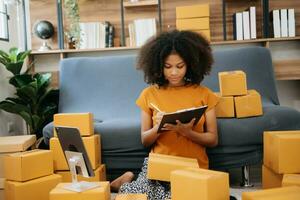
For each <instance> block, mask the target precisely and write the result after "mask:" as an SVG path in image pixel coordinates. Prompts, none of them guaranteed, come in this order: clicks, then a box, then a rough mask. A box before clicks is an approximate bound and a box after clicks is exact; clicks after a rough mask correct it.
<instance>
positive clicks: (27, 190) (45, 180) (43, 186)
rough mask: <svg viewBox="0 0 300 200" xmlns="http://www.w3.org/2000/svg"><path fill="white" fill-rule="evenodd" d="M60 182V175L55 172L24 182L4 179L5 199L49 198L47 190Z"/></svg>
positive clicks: (42, 199)
mask: <svg viewBox="0 0 300 200" xmlns="http://www.w3.org/2000/svg"><path fill="white" fill-rule="evenodd" d="M60 182H61V177H60V176H59V175H56V174H53V175H50V176H44V177H41V178H37V179H33V180H30V181H25V182H16V181H5V189H4V193H5V199H6V200H49V192H50V191H51V190H52V189H53V188H55V186H56V185H57V184H58V183H60Z"/></svg>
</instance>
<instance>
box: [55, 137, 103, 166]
mask: <svg viewBox="0 0 300 200" xmlns="http://www.w3.org/2000/svg"><path fill="white" fill-rule="evenodd" d="M82 140H83V144H84V147H85V149H86V152H87V154H88V156H89V159H90V161H91V165H92V168H93V169H97V167H99V165H100V163H101V155H100V153H101V152H100V149H101V147H100V144H101V143H100V135H99V134H96V135H93V136H89V137H82ZM50 150H51V151H52V152H53V160H54V170H55V171H56V170H69V166H68V164H67V161H66V159H65V156H64V154H63V151H62V149H61V146H60V143H59V140H58V138H56V137H52V138H51V139H50Z"/></svg>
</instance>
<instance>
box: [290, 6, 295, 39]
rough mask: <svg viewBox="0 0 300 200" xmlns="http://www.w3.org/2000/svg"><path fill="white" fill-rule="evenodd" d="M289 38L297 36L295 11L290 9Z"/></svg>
mask: <svg viewBox="0 0 300 200" xmlns="http://www.w3.org/2000/svg"><path fill="white" fill-rule="evenodd" d="M288 36H289V37H295V36H296V25H295V9H294V8H290V9H288Z"/></svg>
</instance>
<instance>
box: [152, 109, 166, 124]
mask: <svg viewBox="0 0 300 200" xmlns="http://www.w3.org/2000/svg"><path fill="white" fill-rule="evenodd" d="M164 114H165V113H164V112H157V113H156V115H155V116H154V120H153V121H155V125H159V124H160V122H161V120H162V117H163V116H164Z"/></svg>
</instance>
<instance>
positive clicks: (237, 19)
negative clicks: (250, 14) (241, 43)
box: [233, 12, 244, 40]
mask: <svg viewBox="0 0 300 200" xmlns="http://www.w3.org/2000/svg"><path fill="white" fill-rule="evenodd" d="M233 38H234V39H235V40H243V39H244V36H243V13H241V12H239V13H235V14H234V15H233Z"/></svg>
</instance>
